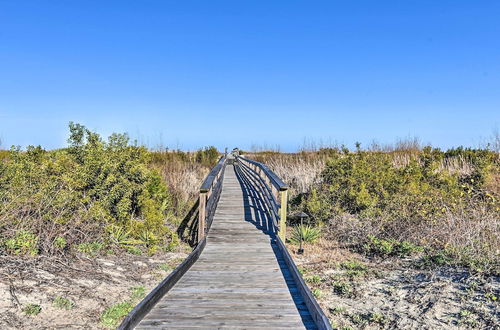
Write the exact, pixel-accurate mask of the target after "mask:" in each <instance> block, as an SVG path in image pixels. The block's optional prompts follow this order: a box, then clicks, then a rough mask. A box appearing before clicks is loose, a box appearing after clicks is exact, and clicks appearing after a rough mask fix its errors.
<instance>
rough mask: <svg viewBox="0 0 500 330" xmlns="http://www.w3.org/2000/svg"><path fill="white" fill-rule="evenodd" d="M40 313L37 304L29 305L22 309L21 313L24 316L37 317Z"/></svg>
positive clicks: (40, 309) (40, 308)
mask: <svg viewBox="0 0 500 330" xmlns="http://www.w3.org/2000/svg"><path fill="white" fill-rule="evenodd" d="M41 311H42V307H40V305H37V304H29V305H26V306H24V307H23V313H24V314H26V315H33V316H35V315H38V314H40V312H41Z"/></svg>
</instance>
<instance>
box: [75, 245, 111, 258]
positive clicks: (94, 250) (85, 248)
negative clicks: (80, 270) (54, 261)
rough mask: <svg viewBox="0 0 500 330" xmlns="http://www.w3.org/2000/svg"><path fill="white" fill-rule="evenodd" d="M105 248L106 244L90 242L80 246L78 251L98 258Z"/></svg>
mask: <svg viewBox="0 0 500 330" xmlns="http://www.w3.org/2000/svg"><path fill="white" fill-rule="evenodd" d="M103 248H104V244H103V243H100V242H88V243H81V244H78V245H77V247H76V249H77V250H78V251H79V252H82V253H85V254H88V255H90V256H96V255H97V254H98V253H99V252H101V251H102V250H103Z"/></svg>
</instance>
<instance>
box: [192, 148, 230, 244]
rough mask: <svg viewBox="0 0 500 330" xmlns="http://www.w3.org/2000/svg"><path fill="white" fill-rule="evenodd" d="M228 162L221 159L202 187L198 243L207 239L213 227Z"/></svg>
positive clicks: (223, 158)
mask: <svg viewBox="0 0 500 330" xmlns="http://www.w3.org/2000/svg"><path fill="white" fill-rule="evenodd" d="M226 160H227V157H226V156H224V157H221V159H220V160H219V162H218V163H217V165H215V167H214V168H213V169H212V170H211V171H210V173H209V174H208V176H207V177H206V179H205V181H203V184H202V185H201V188H200V198H199V201H200V204H199V206H198V242H201V241H202V240H203V239H204V238H205V237H206V234H207V231H208V229H209V228H210V226H211V225H212V221H213V219H214V213H215V208H216V207H217V203H218V202H219V198H220V192H221V190H222V179H223V178H224V170H225V169H226Z"/></svg>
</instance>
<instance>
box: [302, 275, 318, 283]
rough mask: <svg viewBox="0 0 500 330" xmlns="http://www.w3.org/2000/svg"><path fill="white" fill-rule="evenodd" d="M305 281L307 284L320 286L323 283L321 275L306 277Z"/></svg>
mask: <svg viewBox="0 0 500 330" xmlns="http://www.w3.org/2000/svg"><path fill="white" fill-rule="evenodd" d="M304 281H306V282H307V283H312V284H318V283H321V276H319V275H310V276H306V277H304Z"/></svg>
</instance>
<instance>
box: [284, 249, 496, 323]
mask: <svg viewBox="0 0 500 330" xmlns="http://www.w3.org/2000/svg"><path fill="white" fill-rule="evenodd" d="M289 249H290V250H291V251H296V250H297V248H296V247H294V246H289ZM293 256H294V259H295V262H296V263H297V265H298V266H299V268H300V269H301V270H302V272H303V276H304V277H305V279H306V282H307V283H308V285H309V286H310V288H311V289H312V290H313V293H315V295H316V296H317V298H318V302H319V303H320V305H321V307H322V308H323V310H324V311H325V313H326V314H327V316H328V317H329V319H330V320H331V323H332V325H333V326H334V328H337V329H469V328H478V329H500V310H499V303H498V301H499V299H500V297H499V294H500V281H499V278H498V277H493V276H484V275H478V274H471V273H469V272H468V271H467V270H465V269H456V268H451V267H441V268H435V269H418V268H417V267H416V266H415V265H416V263H417V261H418V260H417V257H415V258H408V259H400V258H391V259H385V260H381V259H377V260H370V259H367V258H365V257H363V256H361V255H359V254H356V253H352V252H350V251H348V250H346V249H342V248H340V247H338V246H336V244H335V243H333V242H328V241H325V240H322V241H320V242H319V243H317V244H315V245H314V246H309V247H306V250H305V254H304V255H297V254H293ZM353 261H354V262H355V264H356V265H362V270H361V271H360V270H359V269H358V270H356V269H354V271H353V270H352V269H349V268H348V267H346V266H345V265H346V263H347V264H352V262H353Z"/></svg>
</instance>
